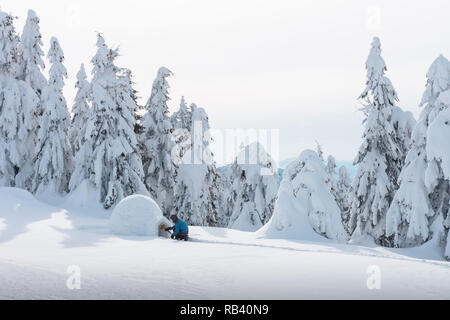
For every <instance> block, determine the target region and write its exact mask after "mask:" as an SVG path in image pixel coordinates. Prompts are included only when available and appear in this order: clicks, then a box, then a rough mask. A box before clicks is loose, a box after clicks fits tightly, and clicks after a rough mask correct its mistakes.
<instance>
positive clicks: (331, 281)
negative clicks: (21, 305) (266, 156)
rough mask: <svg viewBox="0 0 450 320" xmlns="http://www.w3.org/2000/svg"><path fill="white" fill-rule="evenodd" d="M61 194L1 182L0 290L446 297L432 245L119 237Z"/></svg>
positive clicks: (1, 294) (202, 231)
mask: <svg viewBox="0 0 450 320" xmlns="http://www.w3.org/2000/svg"><path fill="white" fill-rule="evenodd" d="M67 200H69V199H53V200H51V201H52V203H53V205H48V204H45V203H43V202H41V201H38V200H36V199H35V198H34V197H33V196H31V195H30V194H29V193H27V192H26V191H23V190H19V189H13V188H0V203H2V206H1V209H0V298H5V299H17V298H38V299H55V298H64V299H89V298H91V299H119V298H124V299H169V298H170V299H244V298H247V299H248V298H250V299H281V298H285V299H301V298H310V299H318V298H325V299H333V298H339V299H341V298H342V299H347V298H356V299H363V298H369V299H386V298H387V299H393V298H413V299H419V298H425V299H429V298H437V299H449V298H450V263H448V262H444V261H442V260H441V257H442V253H441V252H438V251H437V250H435V249H434V248H432V247H430V248H427V247H421V248H414V249H386V248H380V247H361V246H355V245H346V244H336V243H333V242H331V241H329V240H326V239H322V240H321V241H317V242H312V241H311V242H310V241H295V240H280V239H263V238H258V236H257V233H246V232H241V231H236V230H229V229H220V228H203V227H192V228H191V235H192V237H193V238H194V239H193V241H192V242H187V243H185V242H174V241H172V240H168V239H154V238H151V237H121V236H116V235H113V234H111V233H110V231H109V230H108V215H109V214H110V212H111V211H104V210H103V209H101V208H98V210H99V212H94V213H92V212H91V211H92V210H95V208H94V207H92V208H90V211H88V212H87V211H86V206H83V207H79V206H78V204H77V202H74V201H67ZM47 201H48V200H47ZM101 210H103V211H102V212H100V211H101ZM71 265H76V266H79V267H80V270H81V289H80V290H69V289H67V287H66V281H67V279H68V277H69V274H67V272H66V271H67V268H68V267H69V266H71ZM237 265H239V268H236V266H237ZM371 266H377V267H379V270H380V271H381V278H380V279H381V289H380V290H369V289H368V288H367V279H368V278H369V276H370V275H369V274H368V273H367V271H368V268H369V267H371Z"/></svg>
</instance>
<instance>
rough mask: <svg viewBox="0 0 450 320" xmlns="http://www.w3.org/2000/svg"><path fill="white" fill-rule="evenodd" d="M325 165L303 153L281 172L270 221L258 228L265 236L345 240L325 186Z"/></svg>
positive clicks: (338, 215)
mask: <svg viewBox="0 0 450 320" xmlns="http://www.w3.org/2000/svg"><path fill="white" fill-rule="evenodd" d="M327 179H328V173H327V172H326V170H325V166H324V162H323V160H322V159H321V158H320V157H319V155H318V154H317V153H316V152H314V151H312V150H305V151H303V152H302V153H301V155H300V156H299V157H298V158H297V159H296V160H295V161H293V162H291V163H290V164H289V165H288V166H287V167H286V169H285V170H284V172H283V179H282V181H281V185H280V189H279V192H278V196H277V200H276V202H275V210H274V214H273V217H272V219H271V220H270V221H269V223H268V224H267V225H266V226H264V227H263V228H262V229H261V232H262V233H263V234H265V235H267V236H272V235H273V234H279V233H284V234H288V235H289V236H290V237H295V238H296V239H307V240H310V241H311V240H315V239H320V237H318V236H316V234H319V235H321V236H324V237H326V238H329V239H335V240H338V241H346V240H347V234H346V232H345V230H344V226H343V225H342V221H341V212H340V210H339V207H338V205H337V203H336V200H335V198H334V196H333V195H332V194H331V192H330V188H329V185H328V184H327V183H326V180H327Z"/></svg>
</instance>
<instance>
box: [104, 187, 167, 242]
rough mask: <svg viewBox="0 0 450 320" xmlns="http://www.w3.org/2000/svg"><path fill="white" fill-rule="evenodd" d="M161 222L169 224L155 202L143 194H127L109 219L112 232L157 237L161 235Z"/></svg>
mask: <svg viewBox="0 0 450 320" xmlns="http://www.w3.org/2000/svg"><path fill="white" fill-rule="evenodd" d="M162 224H166V225H170V223H169V221H168V220H167V219H166V218H164V217H163V215H162V212H161V209H160V208H159V206H158V205H157V204H156V202H155V201H154V200H153V199H151V198H150V197H147V196H143V195H133V196H129V197H127V198H125V199H123V200H122V201H120V202H119V204H118V205H117V206H116V207H115V208H114V210H113V212H112V214H111V217H110V221H109V226H110V230H111V231H112V232H113V233H115V234H120V235H127V236H150V237H157V236H158V235H161V233H160V227H161V225H162Z"/></svg>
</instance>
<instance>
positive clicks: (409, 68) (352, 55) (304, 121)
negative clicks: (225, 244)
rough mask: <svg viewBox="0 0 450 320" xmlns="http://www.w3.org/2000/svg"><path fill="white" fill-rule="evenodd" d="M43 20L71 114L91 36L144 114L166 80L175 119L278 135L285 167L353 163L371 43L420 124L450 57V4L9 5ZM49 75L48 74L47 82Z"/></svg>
mask: <svg viewBox="0 0 450 320" xmlns="http://www.w3.org/2000/svg"><path fill="white" fill-rule="evenodd" d="M29 8H32V9H34V10H35V11H36V12H37V14H38V16H39V17H40V18H41V32H42V35H43V38H44V43H45V51H47V49H48V42H49V39H50V37H51V36H56V37H57V38H58V39H59V41H60V43H61V46H62V48H63V50H64V52H65V56H66V66H67V69H68V72H69V80H68V81H67V86H66V89H65V92H66V97H67V101H68V103H69V106H71V104H72V101H73V97H74V89H73V86H74V83H75V74H76V72H77V70H78V68H79V66H80V64H81V63H85V64H86V65H87V68H88V70H90V69H91V67H90V64H89V61H90V59H91V57H92V55H93V54H94V53H95V41H96V31H99V32H101V33H102V34H103V35H104V37H105V39H106V41H107V43H108V44H109V45H111V46H120V48H121V54H122V57H121V58H120V59H119V61H118V65H119V66H121V67H128V68H130V69H132V70H133V72H134V75H135V82H136V89H137V90H138V91H139V93H140V97H141V101H140V102H142V103H144V102H145V101H146V100H147V98H148V96H149V94H150V90H151V85H152V82H153V79H154V77H155V75H156V71H157V69H158V67H159V66H166V67H168V68H169V69H171V70H172V71H173V72H174V74H175V77H174V78H172V79H171V81H170V83H171V97H172V101H171V102H170V108H171V110H172V111H173V110H174V109H175V108H177V107H178V104H179V100H180V97H181V96H182V95H184V96H185V97H186V100H187V101H188V102H189V103H190V102H196V103H197V105H198V106H200V107H204V108H205V109H206V111H207V112H208V114H209V117H210V122H211V125H212V126H213V127H215V128H258V129H259V128H273V129H280V135H281V137H280V138H281V144H280V158H281V159H284V158H288V157H292V156H297V155H298V154H299V153H300V152H301V151H302V150H303V149H305V148H314V147H315V141H316V140H317V141H318V142H320V143H321V144H322V145H323V147H324V150H325V152H326V153H331V154H333V155H335V157H336V158H338V159H342V160H348V159H350V160H351V159H353V157H354V156H355V155H356V152H357V150H358V147H359V144H360V142H361V134H362V125H361V120H362V116H361V114H360V112H358V111H356V109H357V106H358V102H357V101H356V98H357V97H358V95H359V94H360V93H361V91H362V90H363V89H364V81H365V70H364V62H365V59H366V57H367V55H368V53H369V48H370V42H371V39H372V37H373V36H375V35H377V36H379V37H380V38H381V43H382V49H383V52H382V55H383V57H384V59H385V61H386V63H387V66H388V73H387V75H388V76H389V77H390V78H391V80H392V82H393V84H394V86H395V88H396V89H397V91H398V95H399V98H400V106H401V107H403V108H404V109H407V110H410V111H412V112H413V113H414V115H416V116H417V115H418V113H419V108H418V102H419V100H420V97H421V95H422V92H423V89H424V85H425V81H426V79H425V74H426V71H427V69H428V67H429V65H430V64H431V63H432V61H433V60H434V59H435V58H436V57H437V56H438V55H439V54H441V53H442V54H444V55H445V56H447V57H449V56H450V41H449V39H450V19H449V12H450V2H449V1H448V0H442V1H429V0H428V1H425V0H423V1H399V0H396V1H361V0H355V1H351V0H345V1H336V0H333V1H318V0H310V1H309V0H308V1H299V0H295V1H294V0H293V1H287V0H276V1H275V0H272V1H262V0H258V1H253V0H252V1H250V0H245V1H242V0H227V1H213V0H191V1H181V0H165V1H162V0H158V1H156V0H152V1H142V0H127V1H123V0H122V1H114V0H89V1H87V0H77V1H56V0H55V1H50V0H39V1H24V0H21V1H17V0H2V2H1V9H2V10H4V11H7V12H11V13H13V14H15V15H17V16H18V17H19V19H18V21H17V22H16V27H17V30H18V31H19V32H21V30H22V27H23V24H24V21H25V18H26V14H27V9H29ZM46 72H47V70H46Z"/></svg>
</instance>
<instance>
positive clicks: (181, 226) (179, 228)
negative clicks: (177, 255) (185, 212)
mask: <svg viewBox="0 0 450 320" xmlns="http://www.w3.org/2000/svg"><path fill="white" fill-rule="evenodd" d="M173 230H174V231H173V235H174V236H176V235H177V234H179V233H180V232H181V233H184V232H189V228H188V225H187V223H186V222H184V221H183V220H181V219H178V222H177V223H175V225H174V226H173Z"/></svg>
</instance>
